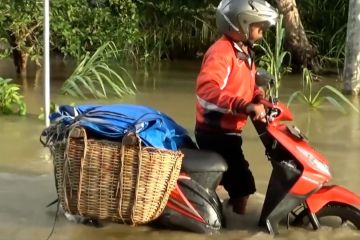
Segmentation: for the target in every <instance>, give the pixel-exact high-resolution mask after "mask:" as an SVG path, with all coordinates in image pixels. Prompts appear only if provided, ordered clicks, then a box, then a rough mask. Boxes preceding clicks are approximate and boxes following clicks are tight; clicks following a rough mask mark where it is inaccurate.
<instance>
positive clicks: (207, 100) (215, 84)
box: [196, 53, 249, 114]
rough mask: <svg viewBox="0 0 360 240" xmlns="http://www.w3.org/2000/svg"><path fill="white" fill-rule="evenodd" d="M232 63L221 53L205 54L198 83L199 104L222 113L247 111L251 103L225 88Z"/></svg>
mask: <svg viewBox="0 0 360 240" xmlns="http://www.w3.org/2000/svg"><path fill="white" fill-rule="evenodd" d="M231 67H232V63H231V60H230V59H227V58H226V57H225V56H223V55H221V54H214V53H212V54H209V55H205V58H204V61H203V63H202V67H201V70H200V73H199V75H198V78H197V83H196V94H197V100H198V102H199V104H200V105H201V106H202V107H203V108H205V109H207V110H212V111H218V112H222V113H232V114H237V113H245V109H246V106H247V105H248V104H249V103H248V102H246V101H245V100H244V99H243V98H241V97H240V96H236V95H235V94H234V93H232V92H230V91H226V90H225V86H226V84H227V81H228V78H229V75H230V72H231Z"/></svg>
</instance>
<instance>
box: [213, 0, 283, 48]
mask: <svg viewBox="0 0 360 240" xmlns="http://www.w3.org/2000/svg"><path fill="white" fill-rule="evenodd" d="M277 18H278V12H277V10H276V9H275V8H273V7H272V6H271V5H270V4H269V3H268V2H266V1H265V0H222V1H221V2H220V3H219V6H218V8H217V10H216V26H217V28H218V31H219V32H220V33H222V34H225V35H226V36H228V37H229V38H231V39H232V40H233V41H235V42H239V41H243V42H246V41H249V30H250V24H252V23H258V22H259V23H263V24H265V25H266V26H267V27H269V26H272V25H275V24H276V21H277Z"/></svg>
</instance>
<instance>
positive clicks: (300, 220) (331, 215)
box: [291, 203, 360, 230]
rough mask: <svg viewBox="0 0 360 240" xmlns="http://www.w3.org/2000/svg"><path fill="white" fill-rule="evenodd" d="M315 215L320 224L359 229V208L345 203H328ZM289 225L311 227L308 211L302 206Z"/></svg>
mask: <svg viewBox="0 0 360 240" xmlns="http://www.w3.org/2000/svg"><path fill="white" fill-rule="evenodd" d="M316 217H317V218H318V220H319V223H320V226H328V227H332V228H338V227H347V228H350V229H357V230H360V210H359V209H358V208H356V207H353V206H350V205H347V204H341V203H329V204H327V205H325V206H324V207H323V208H322V209H320V210H319V211H318V212H317V213H316ZM291 225H293V226H297V227H305V228H307V227H311V226H312V225H311V223H310V219H309V214H308V211H307V210H306V209H304V208H303V209H302V211H300V212H299V213H298V214H296V215H295V219H294V220H293V222H292V224H291Z"/></svg>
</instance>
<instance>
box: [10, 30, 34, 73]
mask: <svg viewBox="0 0 360 240" xmlns="http://www.w3.org/2000/svg"><path fill="white" fill-rule="evenodd" d="M8 35H9V38H8V42H9V44H10V46H11V48H12V56H13V60H14V65H15V68H16V72H17V73H18V74H21V75H26V69H27V63H28V58H29V54H27V53H24V52H22V51H21V50H20V49H19V47H18V43H17V40H16V37H15V34H13V33H11V32H8Z"/></svg>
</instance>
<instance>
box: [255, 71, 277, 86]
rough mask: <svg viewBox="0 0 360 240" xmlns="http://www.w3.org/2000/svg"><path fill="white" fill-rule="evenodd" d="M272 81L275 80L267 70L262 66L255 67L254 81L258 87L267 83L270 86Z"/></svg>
mask: <svg viewBox="0 0 360 240" xmlns="http://www.w3.org/2000/svg"><path fill="white" fill-rule="evenodd" d="M274 81H275V78H274V76H273V75H271V74H270V73H268V71H266V70H265V69H263V68H257V69H256V74H255V82H256V85H257V86H259V87H267V86H269V85H270V86H271V85H273V84H274Z"/></svg>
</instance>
